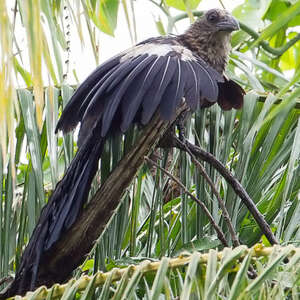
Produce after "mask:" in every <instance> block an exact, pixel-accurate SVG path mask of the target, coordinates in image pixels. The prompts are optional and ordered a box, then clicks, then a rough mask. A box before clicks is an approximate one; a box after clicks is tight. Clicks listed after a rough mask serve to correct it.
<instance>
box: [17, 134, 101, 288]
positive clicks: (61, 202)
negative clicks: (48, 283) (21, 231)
mask: <svg viewBox="0 0 300 300" xmlns="http://www.w3.org/2000/svg"><path fill="white" fill-rule="evenodd" d="M94 132H95V130H94ZM104 142H105V141H104V139H103V138H100V137H99V136H97V138H95V134H93V133H92V134H91V135H90V137H89V138H88V139H87V142H86V143H85V144H84V145H83V146H82V147H80V148H79V150H78V152H77V154H76V155H75V158H74V159H73V161H72V162H71V164H70V166H69V167H68V170H67V172H66V173H65V175H64V177H63V178H62V180H61V181H60V182H59V183H58V184H57V185H56V188H55V190H54V192H53V194H52V195H51V197H50V199H49V201H48V204H47V205H46V206H45V207H44V208H43V210H42V212H41V216H40V218H39V220H38V224H37V226H36V227H35V230H34V231H33V234H32V236H31V238H30V241H29V243H28V246H27V247H26V249H25V251H24V253H23V256H22V259H21V264H20V266H19V268H18V272H17V274H16V278H22V282H21V284H20V285H19V283H17V282H13V284H16V286H18V289H19V290H20V292H21V291H22V290H24V289H25V290H28V288H30V289H31V290H32V289H34V288H35V284H36V279H37V274H38V268H39V263H40V259H41V256H42V255H43V253H45V251H47V250H49V249H50V248H51V247H52V246H53V244H54V243H55V242H57V241H58V240H59V238H60V237H61V235H62V233H63V232H65V231H66V230H68V229H69V228H70V227H71V226H72V225H73V223H74V222H75V220H76V218H77V216H78V214H79V213H80V211H81V209H82V207H83V205H84V203H85V202H86V200H87V198H88V194H89V193H88V192H89V190H90V186H91V183H92V180H93V178H94V176H95V174H96V172H97V169H98V161H99V158H100V156H101V153H102V150H103V145H104Z"/></svg>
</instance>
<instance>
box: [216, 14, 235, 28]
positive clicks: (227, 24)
mask: <svg viewBox="0 0 300 300" xmlns="http://www.w3.org/2000/svg"><path fill="white" fill-rule="evenodd" d="M217 28H218V31H229V32H231V31H235V30H239V29H240V25H239V22H238V21H237V20H236V19H235V18H234V17H233V16H226V17H225V18H224V19H222V20H221V21H220V22H218V24H217Z"/></svg>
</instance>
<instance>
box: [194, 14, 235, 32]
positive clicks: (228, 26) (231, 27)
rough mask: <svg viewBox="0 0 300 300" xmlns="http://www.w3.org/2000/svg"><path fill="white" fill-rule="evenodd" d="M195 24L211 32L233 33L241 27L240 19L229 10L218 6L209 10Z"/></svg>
mask: <svg viewBox="0 0 300 300" xmlns="http://www.w3.org/2000/svg"><path fill="white" fill-rule="evenodd" d="M197 23H198V24H197ZM195 25H198V26H200V27H201V29H202V30H205V31H207V32H210V33H216V32H227V33H231V32H232V31H235V30H239V29H240V27H239V23H238V21H237V20H236V19H235V18H234V17H233V16H232V15H231V14H230V13H229V12H227V11H226V10H222V9H217V8H214V9H210V10H208V11H207V12H206V13H205V14H204V15H203V16H202V17H201V18H200V19H199V20H197V21H196V24H195Z"/></svg>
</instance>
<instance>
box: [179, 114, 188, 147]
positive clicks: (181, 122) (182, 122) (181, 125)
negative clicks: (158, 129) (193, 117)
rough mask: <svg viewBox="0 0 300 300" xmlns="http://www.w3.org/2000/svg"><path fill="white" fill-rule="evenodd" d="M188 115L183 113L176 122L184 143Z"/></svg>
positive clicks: (180, 137)
mask: <svg viewBox="0 0 300 300" xmlns="http://www.w3.org/2000/svg"><path fill="white" fill-rule="evenodd" d="M187 115H188V111H183V112H182V113H181V114H180V115H179V116H178V118H177V120H176V126H177V129H178V136H179V139H180V141H181V142H182V143H185V141H186V136H185V134H186V132H185V121H186V117H187Z"/></svg>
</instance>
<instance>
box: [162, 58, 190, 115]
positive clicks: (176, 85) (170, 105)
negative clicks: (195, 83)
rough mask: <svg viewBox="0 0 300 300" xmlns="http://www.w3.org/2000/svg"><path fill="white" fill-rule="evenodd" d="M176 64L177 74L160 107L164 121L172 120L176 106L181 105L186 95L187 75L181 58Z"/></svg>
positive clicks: (163, 96)
mask: <svg viewBox="0 0 300 300" xmlns="http://www.w3.org/2000/svg"><path fill="white" fill-rule="evenodd" d="M176 64H177V70H176V71H177V72H175V73H174V76H173V78H172V81H171V82H170V83H169V85H168V87H167V88H166V90H165V92H164V94H163V95H162V101H161V103H160V106H159V112H160V115H161V117H162V118H163V119H164V120H170V119H171V118H172V117H173V115H174V113H175V109H176V106H177V105H178V104H179V103H180V100H181V99H182V97H183V94H184V86H185V84H186V79H187V77H186V76H187V74H186V72H185V70H184V69H183V67H182V65H183V64H182V62H180V60H179V58H177V59H176Z"/></svg>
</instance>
